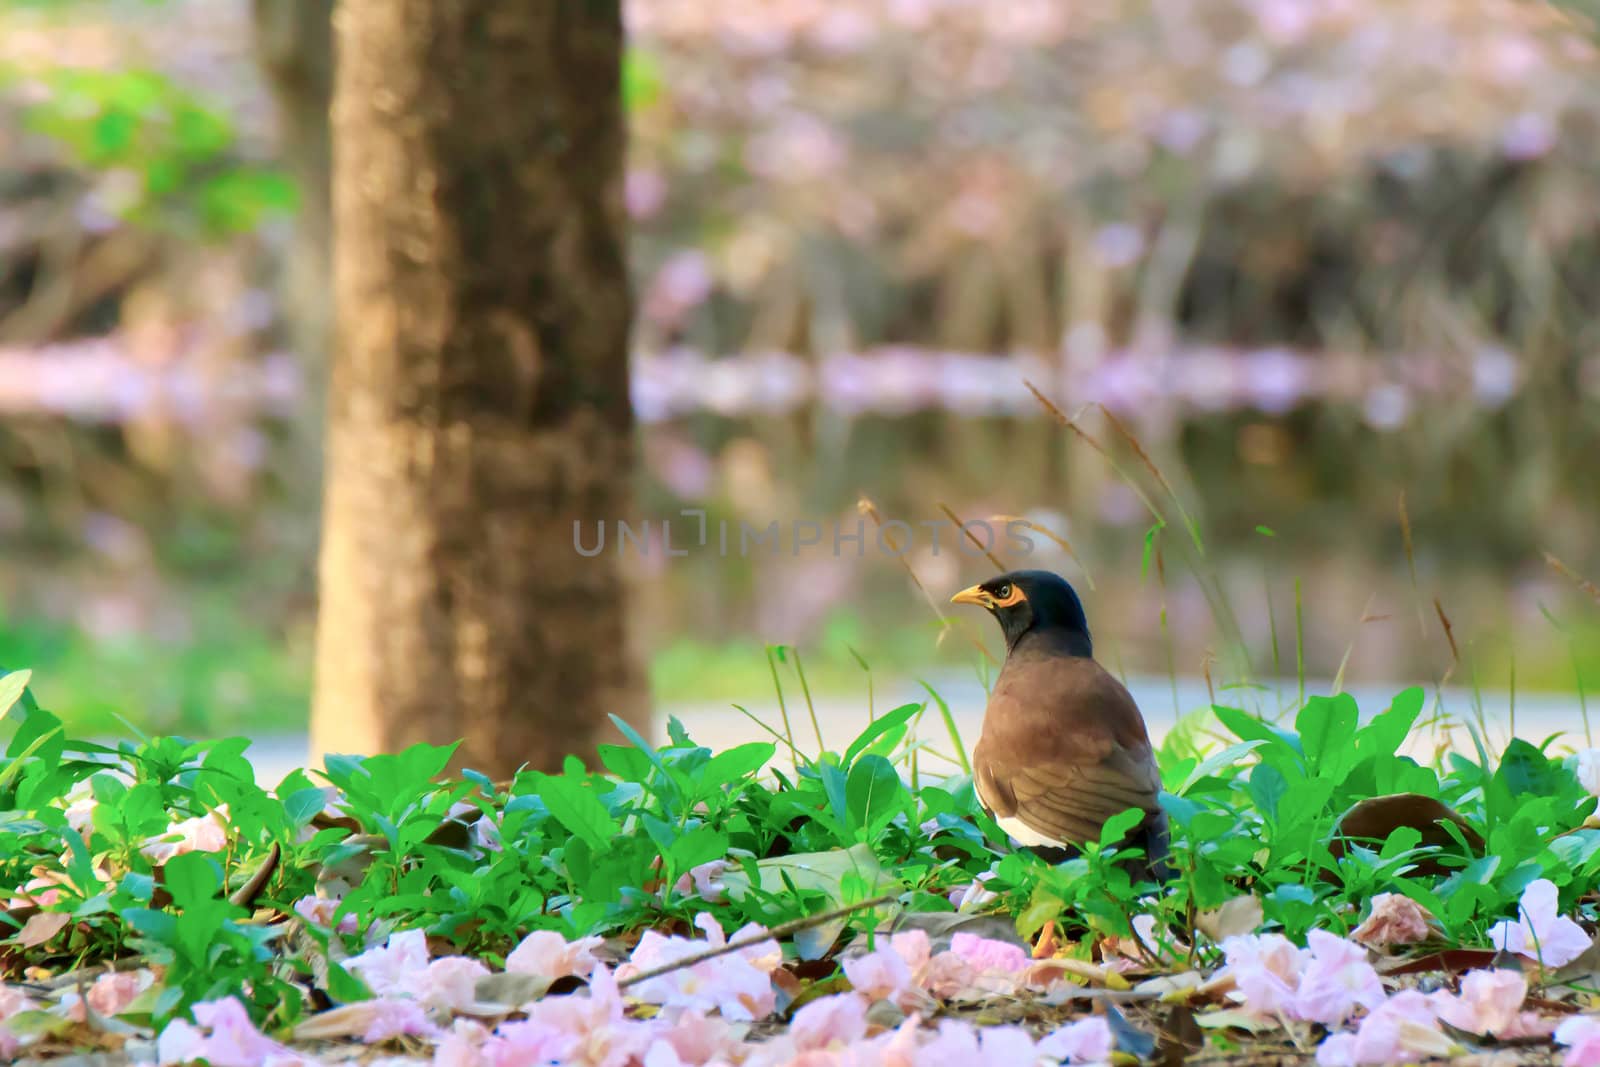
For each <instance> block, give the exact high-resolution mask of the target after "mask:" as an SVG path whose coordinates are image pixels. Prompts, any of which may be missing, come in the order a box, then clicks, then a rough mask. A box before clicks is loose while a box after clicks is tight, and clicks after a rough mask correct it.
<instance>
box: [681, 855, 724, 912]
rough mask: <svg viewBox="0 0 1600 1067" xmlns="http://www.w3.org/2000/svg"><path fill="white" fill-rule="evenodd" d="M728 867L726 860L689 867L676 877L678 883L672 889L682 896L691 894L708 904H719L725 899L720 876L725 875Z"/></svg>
mask: <svg viewBox="0 0 1600 1067" xmlns="http://www.w3.org/2000/svg"><path fill="white" fill-rule="evenodd" d="M730 866H731V864H729V863H728V861H727V860H709V861H707V862H705V863H702V864H700V865H698V866H695V867H690V868H689V869H688V870H687V871H685V872H684V873H683V874H681V875H679V876H678V881H677V882H676V884H674V885H673V887H672V888H673V889H675V890H676V891H677V892H679V893H682V894H683V895H684V896H688V895H689V894H691V893H693V894H695V895H696V896H698V897H699V898H700V899H701V900H705V901H708V902H709V903H712V904H717V903H720V902H721V901H722V900H723V899H725V898H724V894H723V885H722V876H723V875H724V874H726V873H727V871H728V868H729V867H730Z"/></svg>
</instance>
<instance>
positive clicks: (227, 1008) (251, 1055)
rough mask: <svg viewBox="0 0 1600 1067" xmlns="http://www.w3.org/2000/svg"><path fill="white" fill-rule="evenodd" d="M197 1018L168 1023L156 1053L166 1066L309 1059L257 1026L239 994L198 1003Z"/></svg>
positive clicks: (260, 1065) (247, 1066) (239, 1066)
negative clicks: (193, 1063) (191, 1021)
mask: <svg viewBox="0 0 1600 1067" xmlns="http://www.w3.org/2000/svg"><path fill="white" fill-rule="evenodd" d="M194 1018H195V1023H196V1024H197V1025H190V1024H189V1023H187V1022H185V1021H184V1020H182V1019H177V1020H174V1021H173V1022H171V1023H168V1024H167V1028H166V1029H165V1030H163V1031H162V1032H161V1036H160V1037H159V1038H157V1040H156V1054H157V1057H158V1059H159V1061H160V1063H161V1064H163V1067H165V1065H169V1064H182V1063H190V1062H193V1061H195V1060H202V1059H203V1060H205V1061H206V1062H207V1063H209V1064H210V1065H211V1067H267V1065H268V1064H272V1063H277V1064H285V1065H287V1064H290V1063H302V1062H309V1061H306V1060H305V1058H304V1057H302V1056H300V1055H299V1054H298V1053H296V1052H294V1051H293V1050H292V1049H289V1048H287V1047H285V1046H283V1045H280V1044H278V1043H277V1042H276V1041H273V1040H272V1039H271V1038H269V1037H267V1036H266V1035H265V1034H263V1033H262V1032H261V1031H259V1030H257V1029H256V1027H255V1024H254V1023H252V1022H251V1021H250V1016H249V1014H248V1013H246V1011H245V1009H244V1005H243V1004H241V1003H239V1001H238V999H237V998H235V997H223V998H222V999H221V1000H212V1001H204V1002H201V1003H199V1004H196V1005H195V1006H194Z"/></svg>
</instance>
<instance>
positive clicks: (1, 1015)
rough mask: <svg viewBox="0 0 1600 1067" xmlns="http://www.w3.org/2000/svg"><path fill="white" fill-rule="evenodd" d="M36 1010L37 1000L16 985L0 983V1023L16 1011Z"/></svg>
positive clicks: (37, 1008)
mask: <svg viewBox="0 0 1600 1067" xmlns="http://www.w3.org/2000/svg"><path fill="white" fill-rule="evenodd" d="M38 1010H39V1002H38V1001H36V1000H34V999H33V998H32V997H30V996H28V994H26V993H24V992H23V991H22V990H20V989H18V988H17V987H16V986H9V985H0V1023H3V1022H5V1021H6V1020H7V1019H9V1018H11V1017H12V1016H13V1015H16V1014H17V1013H18V1012H24V1011H38Z"/></svg>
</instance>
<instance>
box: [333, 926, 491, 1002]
mask: <svg viewBox="0 0 1600 1067" xmlns="http://www.w3.org/2000/svg"><path fill="white" fill-rule="evenodd" d="M345 969H346V970H349V971H350V972H352V973H353V974H355V975H356V976H357V977H359V978H360V979H361V980H362V981H363V982H365V983H367V988H368V989H371V990H372V991H373V992H374V993H376V994H377V995H378V996H392V997H411V998H413V999H415V1000H417V1001H420V1002H421V1003H422V1004H423V1006H424V1007H428V1008H436V1009H440V1010H445V1011H461V1010H463V1009H465V1008H468V1007H471V1006H472V1004H473V1002H474V1001H476V1000H477V996H476V993H475V990H476V987H477V983H478V979H480V978H485V977H487V976H488V974H489V968H487V967H485V966H484V965H483V964H481V963H479V962H478V961H477V960H474V959H468V958H467V957H465V956H442V957H440V958H439V959H436V960H431V961H430V960H429V959H428V938H427V935H426V934H424V933H423V932H422V931H421V930H403V931H400V932H399V933H395V934H392V935H390V937H389V939H388V941H387V942H386V943H385V944H383V945H381V946H379V947H377V948H369V949H367V950H366V951H365V952H363V953H361V954H360V955H359V956H353V957H351V958H350V959H349V960H347V961H346V962H345Z"/></svg>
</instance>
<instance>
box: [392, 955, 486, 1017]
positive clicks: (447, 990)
mask: <svg viewBox="0 0 1600 1067" xmlns="http://www.w3.org/2000/svg"><path fill="white" fill-rule="evenodd" d="M488 976H489V968H487V967H485V966H484V965H483V964H481V963H479V962H478V961H477V960H473V959H468V958H467V957H465V956H441V957H440V958H439V959H436V960H434V961H433V962H432V963H430V964H428V969H427V970H426V971H423V972H421V973H420V974H412V975H411V976H409V978H408V980H407V981H406V982H405V983H404V985H405V991H406V992H408V993H410V994H411V995H412V996H414V997H416V998H417V999H418V1000H420V1001H421V1002H422V1003H423V1004H425V1005H427V1006H428V1007H430V1008H439V1009H441V1010H443V1011H452V1012H454V1011H465V1010H466V1009H467V1008H470V1007H471V1006H472V1005H473V1003H474V1002H475V1001H476V1000H477V999H478V998H477V995H476V993H475V990H476V989H477V985H478V979H480V978H487V977H488Z"/></svg>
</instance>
